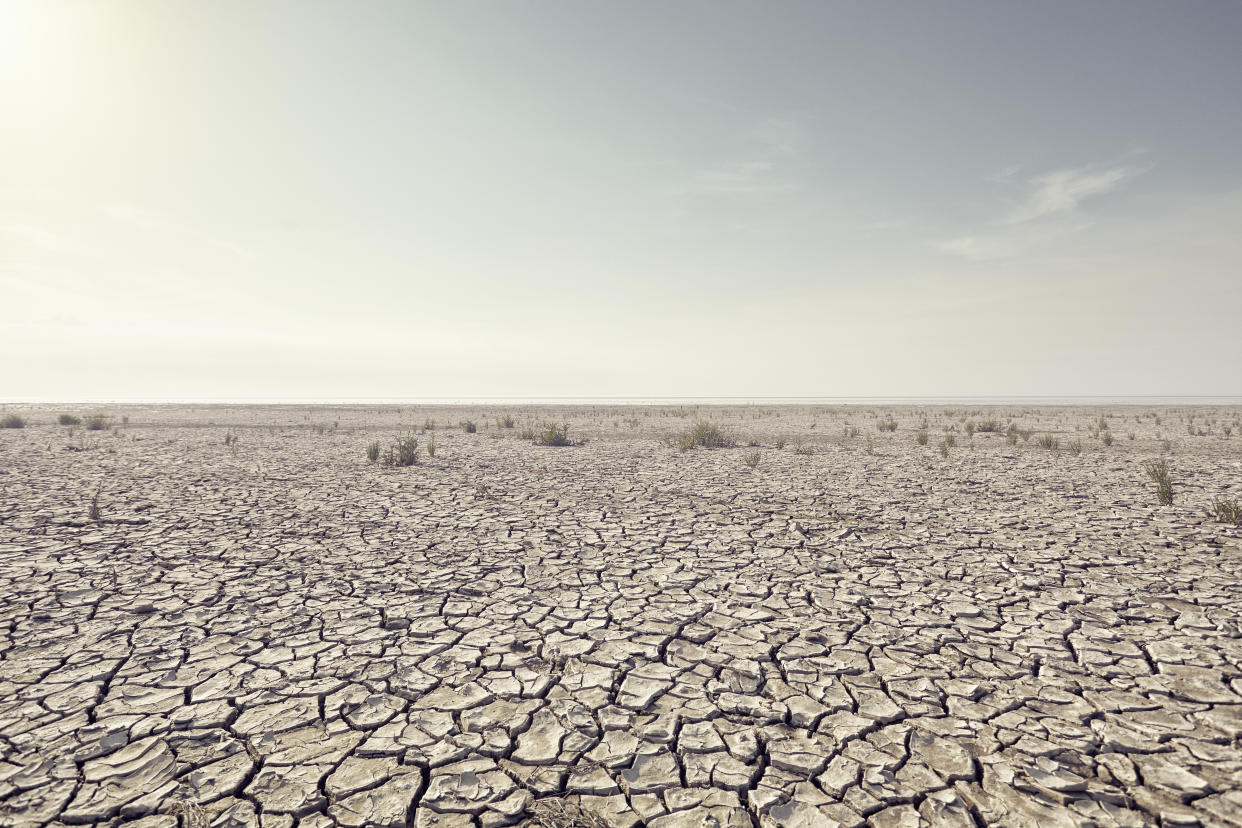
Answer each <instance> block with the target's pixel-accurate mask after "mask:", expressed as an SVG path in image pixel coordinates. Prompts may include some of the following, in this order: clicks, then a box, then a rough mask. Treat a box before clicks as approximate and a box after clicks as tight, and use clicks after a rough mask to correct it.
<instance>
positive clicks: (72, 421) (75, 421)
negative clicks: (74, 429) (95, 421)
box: [56, 414, 82, 426]
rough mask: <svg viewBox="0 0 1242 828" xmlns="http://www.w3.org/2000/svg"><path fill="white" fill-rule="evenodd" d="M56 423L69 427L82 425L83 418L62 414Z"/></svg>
mask: <svg viewBox="0 0 1242 828" xmlns="http://www.w3.org/2000/svg"><path fill="white" fill-rule="evenodd" d="M56 422H58V423H60V424H61V425H67V426H75V425H82V418H81V417H75V416H73V415H72V414H61V415H60V416H59V417H57V418H56Z"/></svg>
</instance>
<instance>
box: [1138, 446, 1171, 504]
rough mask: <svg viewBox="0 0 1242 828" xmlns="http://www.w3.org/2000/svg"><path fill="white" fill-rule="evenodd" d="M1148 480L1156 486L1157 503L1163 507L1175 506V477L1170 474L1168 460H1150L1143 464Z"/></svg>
mask: <svg viewBox="0 0 1242 828" xmlns="http://www.w3.org/2000/svg"><path fill="white" fill-rule="evenodd" d="M1143 471H1145V472H1146V473H1147V479H1148V480H1150V481H1151V482H1152V483H1155V484H1156V501H1157V502H1159V504H1160V505H1161V506H1172V505H1173V476H1172V475H1171V474H1170V473H1169V461H1168V459H1166V458H1164V457H1161V458H1160V459H1159V460H1148V461H1147V462H1146V463H1144V464H1143Z"/></svg>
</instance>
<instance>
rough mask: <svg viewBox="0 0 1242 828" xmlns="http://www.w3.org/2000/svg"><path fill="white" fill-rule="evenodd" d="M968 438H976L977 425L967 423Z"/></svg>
mask: <svg viewBox="0 0 1242 828" xmlns="http://www.w3.org/2000/svg"><path fill="white" fill-rule="evenodd" d="M966 436H967V437H974V436H975V424H974V423H973V422H968V423H966Z"/></svg>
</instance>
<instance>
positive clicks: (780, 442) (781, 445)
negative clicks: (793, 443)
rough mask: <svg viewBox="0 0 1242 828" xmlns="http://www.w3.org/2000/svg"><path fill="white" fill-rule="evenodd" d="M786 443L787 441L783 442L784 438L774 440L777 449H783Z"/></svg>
mask: <svg viewBox="0 0 1242 828" xmlns="http://www.w3.org/2000/svg"><path fill="white" fill-rule="evenodd" d="M786 442H787V441H786V440H785V438H784V437H777V438H776V447H777V449H783V448H784V447H785V444H786Z"/></svg>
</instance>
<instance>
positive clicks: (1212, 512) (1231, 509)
mask: <svg viewBox="0 0 1242 828" xmlns="http://www.w3.org/2000/svg"><path fill="white" fill-rule="evenodd" d="M1206 511H1207V515H1208V517H1210V518H1212V519H1213V520H1215V521H1216V522H1217V523H1231V524H1233V525H1234V526H1242V503H1239V502H1238V501H1237V500H1230V499H1228V498H1225V497H1217V498H1214V499H1213V500H1212V505H1211V506H1209V507H1208V508H1207V510H1206Z"/></svg>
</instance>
